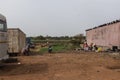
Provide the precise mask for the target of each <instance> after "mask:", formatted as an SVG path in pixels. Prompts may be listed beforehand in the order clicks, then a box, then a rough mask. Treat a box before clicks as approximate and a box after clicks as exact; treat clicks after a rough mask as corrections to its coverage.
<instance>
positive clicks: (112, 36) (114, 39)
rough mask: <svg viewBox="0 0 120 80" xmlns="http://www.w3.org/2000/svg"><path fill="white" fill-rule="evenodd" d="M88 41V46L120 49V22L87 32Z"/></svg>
mask: <svg viewBox="0 0 120 80" xmlns="http://www.w3.org/2000/svg"><path fill="white" fill-rule="evenodd" d="M86 39H87V43H88V45H90V44H91V43H94V44H96V45H97V46H102V47H106V48H115V47H116V48H120V20H116V21H113V22H110V23H107V24H103V25H100V26H98V27H94V28H91V29H88V30H86Z"/></svg>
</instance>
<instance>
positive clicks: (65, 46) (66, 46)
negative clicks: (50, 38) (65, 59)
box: [40, 43, 73, 54]
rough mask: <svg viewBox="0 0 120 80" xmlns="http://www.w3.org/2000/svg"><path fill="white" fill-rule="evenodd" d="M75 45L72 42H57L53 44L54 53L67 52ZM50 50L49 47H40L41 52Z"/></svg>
mask: <svg viewBox="0 0 120 80" xmlns="http://www.w3.org/2000/svg"><path fill="white" fill-rule="evenodd" d="M72 48H73V46H72V45H71V44H62V43H57V44H53V45H52V53H60V52H66V51H69V50H72ZM46 52H48V47H44V48H41V49H40V53H41V54H43V53H46Z"/></svg>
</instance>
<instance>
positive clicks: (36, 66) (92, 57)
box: [0, 53, 120, 80]
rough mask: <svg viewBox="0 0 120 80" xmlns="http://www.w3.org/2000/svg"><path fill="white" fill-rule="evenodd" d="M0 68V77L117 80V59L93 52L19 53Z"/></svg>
mask: <svg viewBox="0 0 120 80" xmlns="http://www.w3.org/2000/svg"><path fill="white" fill-rule="evenodd" d="M18 59H19V60H20V61H21V64H10V65H7V66H5V67H3V68H1V69H0V80H120V59H116V57H110V56H108V55H105V54H95V53H85V54H83V53H58V54H45V55H35V56H20V57H18Z"/></svg>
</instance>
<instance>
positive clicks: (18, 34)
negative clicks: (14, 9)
mask: <svg viewBox="0 0 120 80" xmlns="http://www.w3.org/2000/svg"><path fill="white" fill-rule="evenodd" d="M7 34H8V53H9V55H12V54H15V55H18V54H19V55H20V54H21V51H22V49H23V48H24V47H25V45H26V34H25V33H24V32H23V31H22V30H20V29H19V28H9V29H8V31H7Z"/></svg>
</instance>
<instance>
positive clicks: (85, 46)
mask: <svg viewBox="0 0 120 80" xmlns="http://www.w3.org/2000/svg"><path fill="white" fill-rule="evenodd" d="M83 49H84V51H96V50H98V47H97V45H96V44H93V43H91V44H90V45H88V44H87V42H84V44H83Z"/></svg>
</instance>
